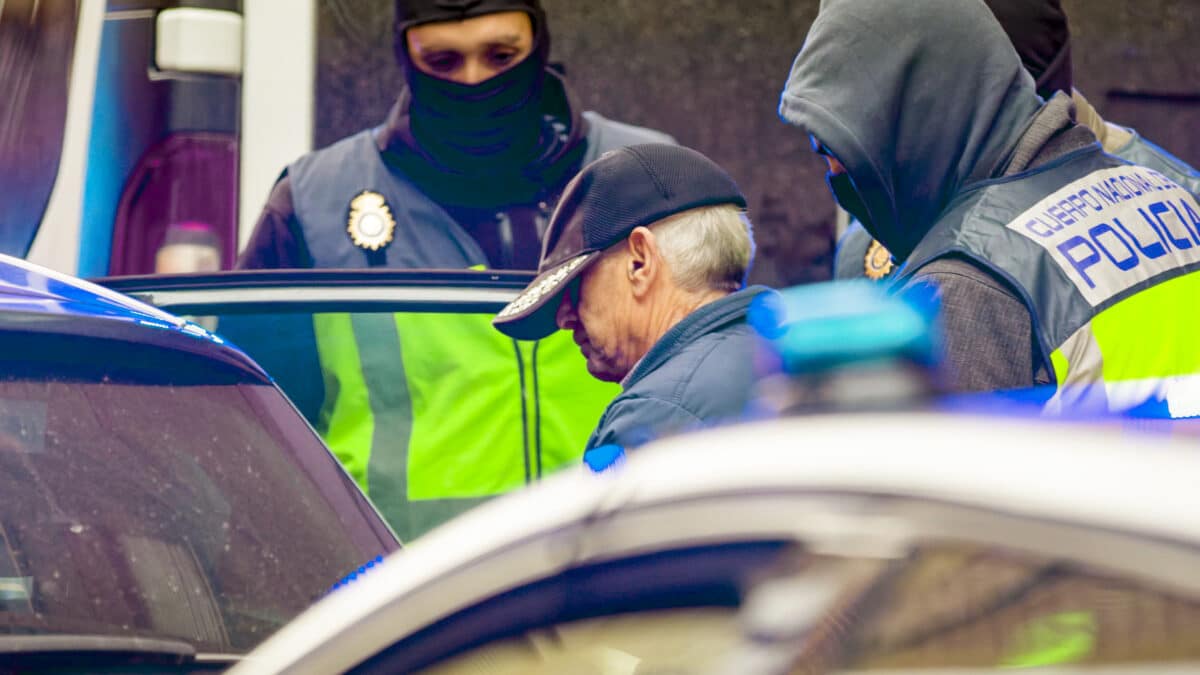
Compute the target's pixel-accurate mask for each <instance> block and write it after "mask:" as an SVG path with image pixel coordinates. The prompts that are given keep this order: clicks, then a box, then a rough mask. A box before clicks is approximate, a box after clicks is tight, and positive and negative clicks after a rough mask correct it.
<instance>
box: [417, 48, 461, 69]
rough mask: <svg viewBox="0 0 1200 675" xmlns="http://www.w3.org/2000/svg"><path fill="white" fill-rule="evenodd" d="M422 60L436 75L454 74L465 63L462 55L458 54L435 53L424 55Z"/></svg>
mask: <svg viewBox="0 0 1200 675" xmlns="http://www.w3.org/2000/svg"><path fill="white" fill-rule="evenodd" d="M421 60H422V61H424V62H425V65H426V66H429V69H430V70H432V71H434V72H435V73H452V72H454V71H456V70H458V69H459V67H460V66H462V63H463V57H462V54H459V53H458V52H433V53H431V54H423V55H422V56H421Z"/></svg>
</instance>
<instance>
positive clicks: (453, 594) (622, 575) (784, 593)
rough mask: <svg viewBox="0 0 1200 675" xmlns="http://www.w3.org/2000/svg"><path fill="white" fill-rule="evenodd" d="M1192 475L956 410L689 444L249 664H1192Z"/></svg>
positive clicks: (348, 591)
mask: <svg viewBox="0 0 1200 675" xmlns="http://www.w3.org/2000/svg"><path fill="white" fill-rule="evenodd" d="M1197 471H1200V456H1198V455H1197V453H1196V451H1195V444H1194V443H1193V442H1188V441H1181V440H1178V439H1174V440H1173V439H1170V438H1165V437H1158V436H1147V435H1138V434H1133V433H1118V432H1113V431H1105V430H1099V429H1096V428H1095V427H1094V426H1092V425H1073V424H1069V423H1063V422H1058V423H1047V422H1037V421H1030V420H1015V419H1008V420H1004V419H996V418H984V419H980V418H973V417H970V416H963V415H947V414H944V413H938V412H927V413H911V412H906V413H863V414H859V415H828V416H811V417H796V418H788V419H782V420H773V421H763V422H758V423H753V424H748V425H743V426H740V427H732V428H728V429H724V430H717V431H710V432H706V433H701V434H697V435H692V436H681V437H676V438H674V439H670V440H666V441H663V442H660V443H658V444H656V445H654V446H647V447H645V448H643V449H641V450H639V451H637V452H635V453H633V456H631V457H630V458H629V459H628V460H627V462H626V463H625V464H623V465H621V466H619V467H617V468H616V469H614V470H613V471H612V472H605V473H602V474H599V475H593V474H591V473H589V472H587V471H585V470H580V471H578V472H574V473H571V474H569V475H560V476H557V477H554V478H551V479H549V480H547V481H545V482H543V483H542V484H541V485H539V486H536V487H534V488H532V489H530V490H527V491H524V492H522V493H519V494H516V495H512V496H509V497H505V498H502V499H500V500H498V501H495V502H492V503H491V504H488V505H485V506H483V507H480V508H479V509H477V510H476V511H474V512H471V513H468V514H466V515H465V516H462V517H460V518H459V519H458V520H455V521H452V522H451V523H449V524H447V525H445V526H443V527H441V528H440V529H438V530H435V531H434V532H432V533H431V534H429V535H428V536H427V537H425V538H424V539H422V540H420V541H418V542H416V543H414V544H413V545H412V546H410V547H408V548H406V549H405V550H404V551H402V552H400V553H398V554H396V555H394V556H392V557H391V558H389V559H387V560H386V561H385V562H384V564H383V565H381V566H379V567H378V568H377V569H375V570H374V571H371V572H370V573H368V574H365V575H363V576H362V577H360V578H359V579H357V580H356V581H355V582H353V583H351V584H349V585H347V586H346V587H345V588H342V589H339V590H338V591H337V592H335V593H334V594H332V595H331V596H330V597H328V598H326V599H325V600H323V601H322V602H320V603H319V604H317V605H316V606H314V607H313V608H312V609H310V610H309V611H307V612H305V613H304V614H303V615H301V617H300V618H298V619H297V620H296V621H295V622H293V623H292V624H291V625H289V626H287V627H285V628H284V629H283V630H281V631H280V632H279V633H277V634H276V635H274V636H273V637H272V638H271V639H269V640H268V641H267V642H265V643H264V644H263V645H262V646H261V647H259V648H258V649H257V650H255V651H254V652H252V653H251V654H250V655H249V656H247V658H246V659H245V660H243V661H242V662H241V663H240V664H239V665H238V666H237V667H235V668H234V669H233V670H231V671H230V672H231V673H233V674H234V675H240V674H241V673H258V674H264V673H289V674H301V673H305V674H327V673H342V672H351V673H393V672H406V673H407V672H420V673H439V674H442V673H446V674H449V673H463V674H466V673H483V672H486V673H648V672H672V673H709V672H718V673H787V672H825V671H857V670H879V669H886V670H893V671H899V672H915V671H918V670H926V669H929V670H932V669H935V668H937V669H946V668H951V669H955V670H953V671H952V672H975V671H976V670H978V671H985V670H988V671H990V670H993V669H995V668H999V667H1031V666H1056V667H1057V668H1058V670H1051V671H1049V672H1071V673H1075V672H1111V671H1112V670H1113V669H1114V668H1115V669H1117V670H1120V672H1131V671H1132V672H1163V673H1165V672H1179V671H1180V670H1183V671H1188V672H1193V671H1195V670H1196V668H1197V667H1200V660H1198V659H1200V639H1198V638H1197V635H1200V581H1198V580H1197V577H1196V575H1195V569H1196V566H1197V564H1200V526H1198V525H1197V522H1196V519H1195V517H1194V514H1195V513H1196V512H1197V509H1200V493H1198V492H1197V491H1196V490H1195V489H1194V476H1195V475H1196V473H1197ZM940 672H947V671H945V670H940Z"/></svg>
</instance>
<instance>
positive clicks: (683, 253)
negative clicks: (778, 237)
mask: <svg viewBox="0 0 1200 675" xmlns="http://www.w3.org/2000/svg"><path fill="white" fill-rule="evenodd" d="M650 230H651V231H652V232H653V233H654V239H655V241H657V242H658V247H659V250H661V251H662V255H663V258H665V259H666V261H667V265H669V266H670V268H671V277H672V278H673V279H674V280H675V283H677V284H679V286H680V287H682V288H683V289H684V290H688V291H692V292H697V293H698V292H701V291H706V290H721V291H737V290H741V289H742V288H743V287H744V286H745V285H746V277H747V275H748V274H749V273H750V265H751V264H752V263H753V262H754V234H753V228H752V226H751V224H750V219H749V218H748V217H746V213H745V212H744V211H742V210H741V209H740V208H738V207H737V206H734V205H733V204H721V205H718V206H702V207H700V208H696V209H690V210H688V211H683V212H681V213H676V214H674V215H671V216H668V217H666V218H664V219H662V220H660V221H658V222H657V223H654V224H653V225H651V226H650Z"/></svg>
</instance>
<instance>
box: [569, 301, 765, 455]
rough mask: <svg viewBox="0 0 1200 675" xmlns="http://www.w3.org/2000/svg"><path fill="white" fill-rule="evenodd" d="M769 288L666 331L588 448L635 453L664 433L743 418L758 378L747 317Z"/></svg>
mask: <svg viewBox="0 0 1200 675" xmlns="http://www.w3.org/2000/svg"><path fill="white" fill-rule="evenodd" d="M762 293H774V291H772V290H770V289H768V288H766V287H764V286H752V287H750V288H747V289H744V290H741V291H738V292H737V293H732V294H730V295H728V296H726V297H724V298H721V299H720V300H716V301H714V302H711V303H709V304H707V305H704V306H703V307H701V308H699V309H697V310H696V311H694V312H692V313H691V314H689V315H688V316H686V317H685V318H684V319H683V320H682V321H680V322H679V323H678V324H676V325H675V326H674V327H673V328H671V330H669V331H667V334H666V335H664V336H663V337H662V338H661V339H660V340H659V341H658V342H656V343H655V344H654V346H653V347H651V348H650V351H649V352H647V353H646V355H645V356H644V357H643V358H642V360H641V361H639V362H638V363H637V365H635V366H634V368H633V370H632V371H631V372H630V373H629V375H628V376H627V377H626V378H625V381H624V382H623V384H622V386H623V387H624V391H623V392H622V393H621V395H620V396H618V397H617V398H615V399H613V402H612V403H610V404H609V406H608V408H607V409H606V410H605V411H604V415H603V416H601V418H600V424H599V425H598V426H597V427H596V431H594V432H593V433H592V437H591V438H590V439H588V445H587V449H588V450H591V449H592V448H597V447H600V446H603V445H619V446H621V447H622V448H632V447H636V446H638V445H642V444H644V443H646V442H648V441H650V440H653V439H655V438H659V437H661V436H666V435H670V434H673V433H678V432H681V431H687V430H690V429H696V428H700V427H704V426H711V425H715V424H719V423H721V422H729V421H734V420H737V419H739V418H741V417H742V416H743V414H744V413H745V411H746V406H747V403H748V402H749V400H750V396H751V393H752V389H753V386H754V381H755V373H754V349H755V344H756V338H755V333H754V329H753V328H751V327H750V325H749V324H747V323H746V313H747V310H748V309H749V308H750V303H751V301H752V300H754V298H756V297H757V296H759V295H760V294H762Z"/></svg>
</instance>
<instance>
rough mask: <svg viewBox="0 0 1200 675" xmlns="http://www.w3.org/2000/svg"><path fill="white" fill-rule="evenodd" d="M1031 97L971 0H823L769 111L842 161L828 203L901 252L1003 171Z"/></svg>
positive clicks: (1029, 112) (1034, 103)
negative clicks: (966, 192)
mask: <svg viewBox="0 0 1200 675" xmlns="http://www.w3.org/2000/svg"><path fill="white" fill-rule="evenodd" d="M1041 104H1042V102H1041V100H1040V99H1038V97H1037V94H1036V93H1035V91H1034V82H1033V78H1032V77H1031V76H1030V75H1029V73H1028V72H1026V71H1025V69H1024V68H1023V67H1022V66H1021V61H1020V59H1019V58H1018V57H1017V54H1016V52H1015V51H1014V50H1013V47H1012V44H1010V42H1009V40H1008V37H1007V36H1006V35H1005V34H1004V31H1003V30H1002V29H1001V27H1000V25H999V24H998V23H997V22H996V20H995V18H994V17H993V16H992V14H991V12H990V11H989V10H988V8H987V7H986V6H985V5H984V4H983V3H982V2H979V1H978V0H922V2H897V1H896V0H823V2H822V3H821V11H820V13H819V14H818V16H817V20H816V21H815V22H814V23H813V25H812V28H811V30H809V33H808V37H807V38H806V40H805V42H804V46H803V47H802V48H801V50H800V53H799V54H798V55H797V56H796V60H795V62H794V63H793V65H792V71H791V74H790V75H789V77H788V81H787V84H786V86H785V87H784V91H783V95H782V98H781V101H780V106H779V114H780V116H781V117H782V118H783V119H784V120H785V121H787V122H789V123H791V124H794V125H796V126H799V127H801V128H803V129H804V130H805V131H807V132H808V133H809V134H812V135H813V136H814V138H816V139H817V140H818V141H819V142H820V143H821V145H822V146H824V148H825V149H827V151H828V152H829V153H830V154H832V155H834V156H835V157H837V159H838V160H839V161H840V162H841V163H842V165H843V166H845V167H846V174H845V175H844V176H830V186H831V188H833V190H834V194H835V196H836V197H837V198H838V201H839V202H840V203H841V204H842V206H843V207H844V208H846V209H847V210H848V211H850V213H851V214H853V215H854V216H855V217H856V218H858V219H859V220H860V221H861V222H862V223H863V225H864V226H865V227H866V228H867V231H868V232H870V233H871V235H872V236H874V237H875V238H876V239H878V240H879V241H880V242H881V243H882V244H883V245H884V246H886V247H887V248H888V249H889V250H890V251H891V252H892V253H893V254H894V255H895V256H896V257H897V258H898V259H904V258H907V257H908V255H909V254H910V253H911V252H912V250H913V248H914V247H915V246H916V244H917V242H919V241H920V240H921V238H922V237H924V236H925V234H926V233H927V232H928V231H929V228H930V227H932V226H933V224H934V223H935V222H936V221H937V219H938V217H939V216H940V215H941V213H942V212H943V211H944V210H945V208H946V207H947V206H948V205H949V203H950V201H951V200H952V199H954V197H955V196H956V195H957V194H958V193H960V192H961V191H962V190H963V188H964V187H966V186H968V185H970V184H972V183H975V182H978V181H980V180H984V179H986V178H989V177H991V176H993V175H996V174H998V172H999V171H1001V170H1002V169H1003V167H1004V165H1005V163H1006V162H1007V160H1008V158H1009V156H1010V155H1011V153H1012V150H1013V148H1014V147H1015V146H1016V144H1017V141H1018V140H1019V139H1020V137H1021V135H1022V133H1023V132H1024V130H1025V129H1026V128H1027V127H1028V125H1029V123H1030V122H1031V121H1032V119H1033V117H1034V115H1035V114H1036V113H1037V111H1038V109H1039V107H1040V106H1041Z"/></svg>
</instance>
